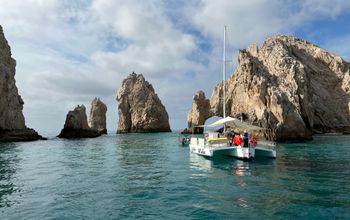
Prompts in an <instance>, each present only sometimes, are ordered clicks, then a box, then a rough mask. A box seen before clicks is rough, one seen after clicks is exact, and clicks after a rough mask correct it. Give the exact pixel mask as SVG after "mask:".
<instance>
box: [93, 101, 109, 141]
mask: <svg viewBox="0 0 350 220" xmlns="http://www.w3.org/2000/svg"><path fill="white" fill-rule="evenodd" d="M106 112H107V106H106V104H104V103H103V102H102V101H101V100H100V99H99V98H97V97H95V98H94V100H92V102H91V110H90V117H89V126H90V128H92V129H95V130H97V131H98V132H100V133H101V134H107V128H106Z"/></svg>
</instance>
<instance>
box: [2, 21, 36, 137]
mask: <svg viewBox="0 0 350 220" xmlns="http://www.w3.org/2000/svg"><path fill="white" fill-rule="evenodd" d="M15 73H16V60H15V59H13V58H12V57H11V49H10V46H9V45H8V43H7V40H6V39H5V36H4V33H3V30H2V27H1V26H0V141H4V142H5V141H6V142H7V141H32V140H38V139H42V137H41V136H40V135H38V133H37V132H36V131H34V130H33V129H29V128H27V127H26V125H25V120H24V116H23V113H22V110H23V104H24V102H23V100H22V98H21V96H20V95H19V94H18V89H17V86H16V80H15Z"/></svg>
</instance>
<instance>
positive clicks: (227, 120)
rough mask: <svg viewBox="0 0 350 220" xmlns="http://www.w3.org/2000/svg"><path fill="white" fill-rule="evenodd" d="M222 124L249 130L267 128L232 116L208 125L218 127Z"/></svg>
mask: <svg viewBox="0 0 350 220" xmlns="http://www.w3.org/2000/svg"><path fill="white" fill-rule="evenodd" d="M220 125H226V126H230V127H231V128H238V129H242V130H247V131H258V130H264V129H265V128H262V127H259V126H256V125H251V124H248V123H247V122H244V121H241V120H239V119H238V118H232V117H226V118H222V119H219V120H217V121H216V122H214V123H212V124H210V125H208V126H207V127H216V126H220Z"/></svg>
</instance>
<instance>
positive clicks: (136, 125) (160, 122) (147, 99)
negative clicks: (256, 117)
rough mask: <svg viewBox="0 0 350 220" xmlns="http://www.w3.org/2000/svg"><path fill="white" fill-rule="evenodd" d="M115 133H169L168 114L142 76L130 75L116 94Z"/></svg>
mask: <svg viewBox="0 0 350 220" xmlns="http://www.w3.org/2000/svg"><path fill="white" fill-rule="evenodd" d="M117 101H118V113H119V122H118V130H117V133H144V132H170V131H171V130H170V125H169V117H168V113H167V111H166V109H165V107H164V105H163V104H162V102H161V101H160V99H159V98H158V95H157V94H156V93H155V91H154V89H153V86H152V85H151V84H150V83H149V82H147V81H146V80H145V78H144V77H143V75H142V74H136V73H132V74H130V75H129V76H128V77H127V78H126V79H124V80H123V83H122V86H121V87H120V88H119V90H118V93H117Z"/></svg>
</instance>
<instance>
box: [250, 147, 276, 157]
mask: <svg viewBox="0 0 350 220" xmlns="http://www.w3.org/2000/svg"><path fill="white" fill-rule="evenodd" d="M255 157H257V158H258V157H268V158H276V150H273V149H266V148H262V147H256V148H255Z"/></svg>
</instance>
